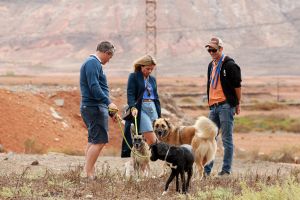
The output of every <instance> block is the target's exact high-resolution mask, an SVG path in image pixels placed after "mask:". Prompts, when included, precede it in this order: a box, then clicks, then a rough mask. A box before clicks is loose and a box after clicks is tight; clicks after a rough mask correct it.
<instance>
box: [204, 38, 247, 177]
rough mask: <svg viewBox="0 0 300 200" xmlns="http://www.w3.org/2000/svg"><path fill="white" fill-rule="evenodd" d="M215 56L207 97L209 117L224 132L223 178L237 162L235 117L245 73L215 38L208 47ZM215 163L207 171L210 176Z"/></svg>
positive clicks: (208, 80) (213, 57)
mask: <svg viewBox="0 0 300 200" xmlns="http://www.w3.org/2000/svg"><path fill="white" fill-rule="evenodd" d="M205 48H207V51H208V53H209V54H210V55H211V57H212V61H211V62H210V63H209V65H208V73H207V97H208V105H209V109H210V113H209V118H210V119H211V120H212V121H213V122H215V123H216V125H217V126H218V128H219V130H220V129H221V132H222V142H223V147H224V157H223V166H222V170H221V171H220V172H219V173H218V175H219V176H224V175H230V174H231V170H232V169H231V165H232V160H233V137H232V133H233V125H234V115H235V114H239V113H240V100H241V82H242V79H241V70H240V67H239V66H238V65H237V64H236V63H235V62H234V60H233V59H232V58H230V57H229V56H227V55H225V54H224V53H223V42H222V40H221V39H220V38H217V37H213V38H211V40H210V41H209V42H208V44H207V45H206V46H205ZM212 167H213V161H212V162H211V163H210V164H208V165H206V166H205V168H204V171H205V175H210V173H211V169H212Z"/></svg>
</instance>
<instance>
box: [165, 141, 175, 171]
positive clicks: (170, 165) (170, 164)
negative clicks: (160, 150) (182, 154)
mask: <svg viewBox="0 0 300 200" xmlns="http://www.w3.org/2000/svg"><path fill="white" fill-rule="evenodd" d="M170 148H171V146H169V148H168V151H167V153H166V156H165V163H166V164H167V165H168V166H169V167H170V168H173V169H177V166H176V165H173V163H170V162H167V157H168V154H169V151H170Z"/></svg>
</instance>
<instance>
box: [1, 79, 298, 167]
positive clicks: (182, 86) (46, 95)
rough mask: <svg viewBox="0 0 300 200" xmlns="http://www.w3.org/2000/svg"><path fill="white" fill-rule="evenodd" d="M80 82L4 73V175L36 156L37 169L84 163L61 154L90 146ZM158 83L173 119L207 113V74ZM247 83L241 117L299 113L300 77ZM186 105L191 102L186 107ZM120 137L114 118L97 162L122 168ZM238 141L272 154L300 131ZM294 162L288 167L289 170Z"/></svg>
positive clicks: (188, 120)
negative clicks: (256, 105) (261, 106)
mask: <svg viewBox="0 0 300 200" xmlns="http://www.w3.org/2000/svg"><path fill="white" fill-rule="evenodd" d="M77 81H78V80H77V77H76V76H67V75H65V76H52V77H49V76H47V77H46V76H45V77H14V76H13V77H0V113H1V115H0V150H1V151H4V152H5V153H2V154H1V157H0V165H1V173H5V172H7V171H10V170H14V169H15V168H12V166H14V167H15V166H16V167H17V166H19V167H20V168H19V169H20V170H21V169H22V167H25V166H30V163H31V162H32V161H33V160H35V159H37V160H39V162H40V165H39V166H37V167H36V166H30V167H31V168H36V169H43V168H44V167H50V168H53V169H56V167H58V169H59V168H60V167H59V166H61V168H63V169H66V168H67V167H69V166H74V165H77V164H82V163H83V162H84V160H83V157H78V156H75V157H73V156H72V157H70V156H66V155H62V154H60V153H67V154H74V155H82V154H83V152H84V148H85V145H86V129H85V127H84V124H83V123H82V120H81V117H80V113H79V103H80V93H79V88H78V83H77ZM109 83H110V86H111V94H112V99H113V101H114V102H115V103H116V104H117V105H118V106H119V107H120V108H121V107H122V105H124V104H125V97H126V94H125V91H126V90H125V89H126V88H125V87H126V80H125V79H121V78H115V77H111V78H109ZM158 84H159V85H158V87H159V93H160V95H161V101H162V105H163V107H164V108H165V110H164V113H165V114H166V115H167V116H168V117H170V118H172V119H173V120H174V122H175V123H180V124H192V123H193V121H194V120H195V119H196V117H197V116H199V115H207V113H208V110H207V107H206V104H205V94H204V91H205V79H204V78H201V77H198V78H194V77H193V78H190V77H178V78H160V77H158ZM243 84H244V88H243V92H244V96H243V104H242V113H241V116H243V115H247V114H251V113H258V114H272V113H280V114H282V115H286V116H293V117H299V115H300V114H299V113H300V112H299V111H300V108H299V106H298V103H299V100H300V87H299V86H300V80H299V78H298V77H288V78H287V77H283V78H276V77H275V78H274V77H261V78H247V79H244V82H243ZM277 100H278V101H280V102H289V103H291V106H288V107H284V108H279V109H275V110H272V111H257V110H253V109H251V108H250V109H249V108H247V105H250V104H251V103H253V102H257V101H262V102H263V101H265V102H270V101H277ZM187 104H188V105H189V106H187V107H186V105H187ZM243 106H244V107H243ZM271 112H272V113H271ZM170 113H171V114H170ZM174 113H176V115H175V114H174ZM121 140H122V135H121V132H120V128H119V126H118V125H117V124H114V123H113V122H112V121H110V143H109V144H108V145H107V146H106V147H105V149H104V151H103V153H102V156H105V157H102V158H101V159H100V161H99V162H100V163H99V165H101V163H105V162H108V163H111V162H116V163H119V164H117V165H116V166H119V167H121V166H122V164H123V163H124V162H123V161H124V160H122V159H119V158H118V156H119V154H120V146H121ZM234 140H235V141H234V142H235V146H236V148H237V149H242V150H246V151H249V152H251V151H260V152H264V153H269V152H271V151H273V150H275V149H278V148H280V147H283V146H286V145H299V143H300V134H299V133H296V134H294V133H289V134H288V133H282V132H275V133H271V132H267V133H255V132H251V133H247V134H246V133H239V132H237V133H235V136H234ZM48 152H58V154H57V153H50V154H47V153H48ZM23 153H39V154H41V155H27V154H26V155H24V154H23ZM106 156H109V157H106ZM111 156H113V157H111ZM5 158H7V159H5ZM235 165H236V168H237V169H243V170H244V171H245V170H247V169H248V167H249V168H251V169H252V170H255V169H258V168H260V169H261V168H263V169H266V170H268V168H266V166H274V165H275V164H273V163H264V162H259V163H257V162H254V163H253V162H250V161H246V160H237V161H236V162H235ZM252 165H253V166H252ZM277 165H278V164H276V166H277ZM279 165H280V166H278V167H282V166H284V167H285V166H287V164H279ZM251 166H252V167H251ZM291 166H292V165H289V167H288V168H290V167H291ZM154 168H155V167H154ZM238 171H239V170H237V172H238ZM271 171H274V170H271ZM275 171H276V170H275Z"/></svg>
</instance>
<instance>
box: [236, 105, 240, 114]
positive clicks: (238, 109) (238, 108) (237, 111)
mask: <svg viewBox="0 0 300 200" xmlns="http://www.w3.org/2000/svg"><path fill="white" fill-rule="evenodd" d="M240 112H241V106H240V104H238V105H236V107H235V114H237V115H238V114H240Z"/></svg>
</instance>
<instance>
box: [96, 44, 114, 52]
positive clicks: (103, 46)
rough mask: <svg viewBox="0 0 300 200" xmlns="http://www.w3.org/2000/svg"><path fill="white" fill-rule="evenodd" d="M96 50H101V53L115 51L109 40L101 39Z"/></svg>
mask: <svg viewBox="0 0 300 200" xmlns="http://www.w3.org/2000/svg"><path fill="white" fill-rule="evenodd" d="M97 51H100V52H103V53H106V52H108V53H111V54H114V53H115V47H114V45H112V44H111V43H110V42H108V41H103V42H101V43H100V44H98V46H97Z"/></svg>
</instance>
